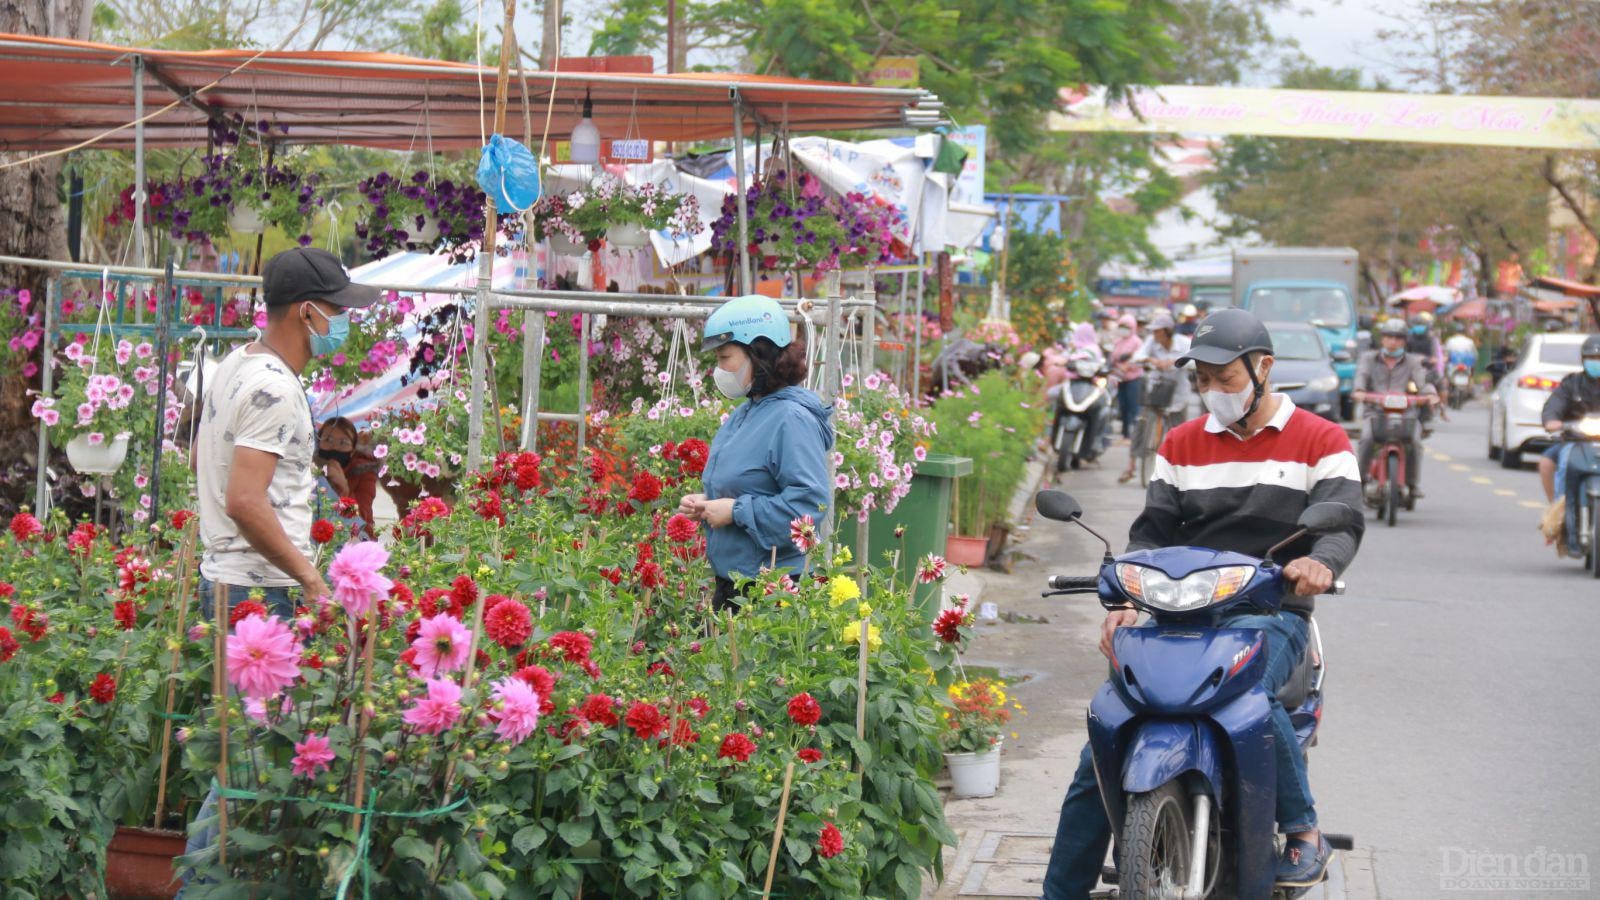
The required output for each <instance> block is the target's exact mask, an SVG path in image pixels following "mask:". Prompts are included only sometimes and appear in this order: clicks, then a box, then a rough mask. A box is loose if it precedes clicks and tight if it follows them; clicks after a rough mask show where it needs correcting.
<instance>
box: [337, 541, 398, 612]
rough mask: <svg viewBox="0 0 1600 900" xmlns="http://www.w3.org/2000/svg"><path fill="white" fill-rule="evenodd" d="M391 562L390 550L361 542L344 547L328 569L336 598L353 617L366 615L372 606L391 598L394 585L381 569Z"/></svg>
mask: <svg viewBox="0 0 1600 900" xmlns="http://www.w3.org/2000/svg"><path fill="white" fill-rule="evenodd" d="M388 562H389V551H387V550H385V549H383V545H382V544H380V543H378V542H377V541H358V542H356V543H353V544H346V545H344V549H342V550H340V551H339V555H337V556H335V557H334V558H333V563H332V564H331V565H329V566H328V577H329V578H330V579H331V580H332V581H333V599H335V600H337V601H338V602H339V604H340V605H341V606H343V607H344V609H345V612H347V613H349V614H350V615H352V616H363V615H366V614H367V612H368V611H369V610H371V609H372V604H373V602H374V601H377V600H379V599H381V598H383V597H387V596H388V595H389V588H391V587H393V586H394V582H392V581H390V580H389V579H387V578H385V577H384V576H383V575H382V573H381V572H380V571H379V570H381V569H382V568H383V567H384V566H385V565H386V564H388Z"/></svg>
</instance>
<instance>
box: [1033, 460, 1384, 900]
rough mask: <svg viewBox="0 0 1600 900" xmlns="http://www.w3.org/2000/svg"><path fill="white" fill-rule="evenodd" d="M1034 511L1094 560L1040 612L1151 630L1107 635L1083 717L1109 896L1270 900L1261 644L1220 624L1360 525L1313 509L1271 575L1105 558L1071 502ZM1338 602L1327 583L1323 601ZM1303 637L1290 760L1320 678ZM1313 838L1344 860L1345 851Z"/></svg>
mask: <svg viewBox="0 0 1600 900" xmlns="http://www.w3.org/2000/svg"><path fill="white" fill-rule="evenodd" d="M1035 502H1036V504H1037V507H1038V510H1039V514H1040V515H1042V516H1044V517H1045V518H1049V519H1055V520H1058V521H1063V522H1072V523H1075V524H1077V525H1078V526H1080V527H1082V528H1084V529H1085V530H1087V531H1088V532H1089V533H1090V534H1093V535H1094V536H1095V537H1096V538H1098V539H1099V540H1100V541H1101V542H1102V543H1105V544H1106V553H1105V558H1104V559H1103V560H1102V563H1101V567H1100V574H1099V575H1097V576H1088V577H1073V576H1061V575H1057V576H1054V577H1052V578H1051V579H1050V588H1051V590H1049V591H1046V592H1045V596H1047V597H1048V596H1054V595H1058V594H1080V593H1082V594H1088V593H1093V594H1097V595H1098V596H1099V598H1100V602H1101V605H1103V606H1105V607H1106V608H1108V609H1110V608H1120V607H1126V606H1128V605H1129V604H1131V605H1133V606H1134V607H1137V608H1138V609H1140V610H1142V611H1144V612H1148V613H1150V614H1151V615H1152V616H1153V617H1154V624H1153V625H1151V626H1149V627H1143V628H1122V629H1119V630H1118V631H1117V632H1116V636H1115V637H1114V638H1113V641H1112V650H1113V654H1112V659H1111V676H1110V678H1109V679H1108V680H1107V682H1106V684H1105V685H1104V686H1102V687H1101V689H1100V691H1099V692H1098V693H1097V694H1095V696H1094V699H1093V700H1092V701H1090V704H1089V744H1090V747H1091V748H1092V753H1093V756H1094V768H1095V774H1096V775H1097V776H1098V780H1099V783H1100V795H1101V800H1102V802H1103V803H1104V804H1105V809H1106V814H1107V816H1108V818H1109V819H1110V821H1111V828H1112V834H1113V835H1114V836H1115V837H1116V856H1115V858H1116V863H1117V864H1116V870H1115V872H1110V871H1108V872H1107V873H1106V878H1107V880H1111V881H1115V883H1116V884H1117V885H1118V896H1122V897H1134V898H1162V900H1202V898H1207V897H1217V898H1241V900H1267V898H1272V897H1274V890H1275V885H1274V881H1275V878H1274V876H1275V873H1276V863H1277V856H1278V848H1277V845H1276V842H1275V840H1276V829H1275V828H1274V825H1275V822H1274V808H1275V805H1276V793H1277V791H1276V785H1277V777H1276V768H1275V762H1274V757H1273V740H1274V738H1273V731H1272V724H1271V719H1270V715H1271V707H1270V704H1269V699H1268V695H1267V690H1266V688H1265V686H1264V685H1263V684H1262V680H1263V677H1264V675H1265V673H1266V652H1265V649H1266V642H1265V637H1264V636H1263V635H1262V634H1261V632H1260V631H1259V630H1256V629H1253V628H1225V627H1219V625H1218V623H1219V622H1220V621H1221V620H1222V619H1223V618H1224V617H1225V616H1226V615H1228V614H1229V613H1238V612H1244V611H1245V610H1241V609H1240V607H1250V608H1251V609H1250V610H1249V611H1251V612H1254V611H1271V610H1277V609H1279V608H1280V606H1281V602H1282V599H1283V594H1284V590H1285V587H1284V582H1283V572H1282V569H1281V568H1280V567H1279V566H1277V565H1276V564H1275V563H1273V562H1272V559H1271V557H1272V555H1273V553H1274V552H1276V551H1277V550H1278V549H1280V548H1282V547H1284V546H1286V545H1288V544H1290V543H1292V542H1294V541H1296V540H1298V539H1300V538H1301V537H1303V536H1305V535H1308V534H1328V533H1332V532H1336V531H1342V530H1345V529H1347V528H1349V527H1351V526H1352V525H1353V524H1354V521H1355V519H1356V517H1358V516H1359V515H1360V513H1359V512H1357V511H1356V510H1353V509H1351V508H1350V507H1348V506H1346V505H1344V504H1342V503H1317V504H1313V505H1311V506H1309V507H1307V508H1306V510H1305V512H1304V513H1303V514H1302V515H1301V516H1300V519H1299V522H1298V530H1297V531H1296V532H1295V533H1294V534H1292V535H1289V536H1288V537H1286V538H1285V540H1284V541H1283V542H1281V543H1280V544H1278V545H1277V546H1276V547H1274V548H1272V551H1269V552H1268V554H1267V557H1268V558H1267V559H1256V558H1254V557H1251V556H1245V555H1243V554H1239V553H1227V552H1220V551H1216V550H1207V549H1203V548H1199V547H1167V548H1163V549H1159V550H1139V551H1135V552H1133V553H1127V554H1123V555H1122V556H1117V557H1113V556H1112V554H1111V548H1110V544H1109V543H1107V542H1106V541H1105V538H1103V537H1101V536H1100V535H1099V534H1098V533H1096V532H1095V531H1094V530H1093V529H1092V528H1089V526H1087V525H1085V524H1084V523H1083V522H1082V521H1081V516H1082V514H1083V510H1082V508H1081V507H1080V506H1079V505H1078V503H1077V501H1075V500H1073V499H1072V497H1070V496H1069V495H1067V494H1065V493H1063V492H1060V491H1041V492H1040V493H1039V495H1038V497H1037V500H1036V501H1035ZM1342 592H1343V584H1342V583H1336V584H1335V585H1334V590H1333V593H1342ZM1310 632H1311V636H1310V640H1309V641H1308V642H1307V650H1306V654H1305V656H1304V658H1302V659H1301V660H1300V661H1299V662H1298V664H1297V665H1296V666H1295V669H1294V674H1293V675H1292V676H1291V677H1290V679H1289V681H1288V683H1287V684H1285V685H1284V687H1283V688H1282V689H1281V690H1279V691H1278V698H1279V699H1280V700H1281V701H1282V702H1283V705H1284V708H1285V709H1287V710H1288V711H1289V716H1290V721H1291V722H1292V723H1293V725H1294V729H1295V734H1296V738H1297V740H1298V742H1299V749H1300V752H1301V753H1305V752H1306V751H1307V750H1308V749H1309V748H1310V747H1311V746H1312V745H1313V744H1315V743H1316V737H1317V727H1318V725H1319V724H1320V722H1321V720H1322V685H1323V678H1324V676H1325V674H1326V670H1325V668H1324V666H1323V660H1322V646H1321V644H1322V642H1321V639H1320V637H1319V636H1318V634H1317V627H1316V623H1315V622H1312V623H1311V627H1310ZM1325 836H1326V837H1327V838H1328V841H1329V842H1330V843H1331V844H1333V845H1334V846H1335V847H1336V848H1339V849H1345V850H1348V849H1350V847H1351V839H1350V837H1349V836H1347V835H1334V834H1326V835H1325ZM1307 890H1309V889H1308V888H1297V889H1292V890H1290V891H1289V892H1288V893H1283V894H1279V895H1277V896H1283V897H1287V896H1299V895H1300V894H1303V893H1304V892H1306V891H1307Z"/></svg>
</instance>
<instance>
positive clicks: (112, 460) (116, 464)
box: [67, 434, 128, 475]
mask: <svg viewBox="0 0 1600 900" xmlns="http://www.w3.org/2000/svg"><path fill="white" fill-rule="evenodd" d="M127 458H128V436H127V435H125V434H124V435H119V436H117V437H108V438H106V439H104V440H102V441H101V442H100V443H98V444H91V443H89V435H87V434H80V435H78V436H77V437H75V438H73V439H72V440H70V441H67V461H68V462H70V463H72V468H73V469H75V470H77V472H78V474H80V475H110V474H111V473H113V472H115V471H117V470H118V469H120V468H122V461H123V460H125V459H127Z"/></svg>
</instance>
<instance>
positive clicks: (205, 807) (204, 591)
mask: <svg viewBox="0 0 1600 900" xmlns="http://www.w3.org/2000/svg"><path fill="white" fill-rule="evenodd" d="M216 590H217V586H216V584H214V583H213V582H212V581H211V579H209V578H207V577H205V576H204V575H202V576H200V616H201V617H202V618H204V619H206V620H207V621H210V620H211V618H212V611H213V610H214V609H216ZM252 590H255V591H259V592H260V593H261V603H262V604H263V605H264V606H266V608H267V614H268V615H275V616H277V617H279V618H280V619H283V620H284V621H285V622H287V621H289V620H291V619H293V618H294V599H293V598H291V597H290V596H289V591H290V589H289V588H286V587H258V588H247V587H241V586H239V585H236V584H230V585H228V611H229V612H232V611H233V608H234V607H235V606H238V605H239V604H240V603H242V602H244V601H245V600H247V599H249V596H250V592H251V591H252ZM220 834H221V828H220V820H219V819H218V818H217V794H216V790H215V789H213V790H211V791H208V792H206V799H205V802H203V803H201V804H200V811H199V812H198V813H196V814H195V817H194V821H193V822H191V823H190V824H189V839H188V841H187V842H186V843H185V844H184V848H183V852H184V855H185V856H187V855H189V854H191V853H197V852H199V851H201V850H205V849H207V848H209V847H214V846H216V843H217V838H218V836H219V835H220ZM182 877H183V887H180V888H179V889H178V897H179V898H181V897H183V890H184V888H187V887H188V886H189V880H190V879H191V878H193V877H194V870H193V869H184V870H183V876H182Z"/></svg>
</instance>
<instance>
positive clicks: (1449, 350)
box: [1444, 329, 1478, 369]
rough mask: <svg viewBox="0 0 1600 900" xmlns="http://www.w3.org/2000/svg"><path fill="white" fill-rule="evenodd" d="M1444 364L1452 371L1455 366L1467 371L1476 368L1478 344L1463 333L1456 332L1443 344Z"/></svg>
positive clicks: (1460, 331)
mask: <svg viewBox="0 0 1600 900" xmlns="http://www.w3.org/2000/svg"><path fill="white" fill-rule="evenodd" d="M1444 352H1445V364H1446V365H1448V366H1449V367H1450V368H1452V369H1454V368H1455V367H1456V366H1457V365H1463V366H1466V367H1467V368H1468V369H1476V368H1477V367H1478V344H1477V342H1476V341H1474V340H1473V339H1472V338H1471V337H1470V336H1469V335H1468V334H1467V333H1466V332H1465V331H1462V330H1459V329H1458V330H1457V331H1456V333H1455V334H1452V335H1450V337H1449V339H1447V340H1446V341H1445V342H1444Z"/></svg>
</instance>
